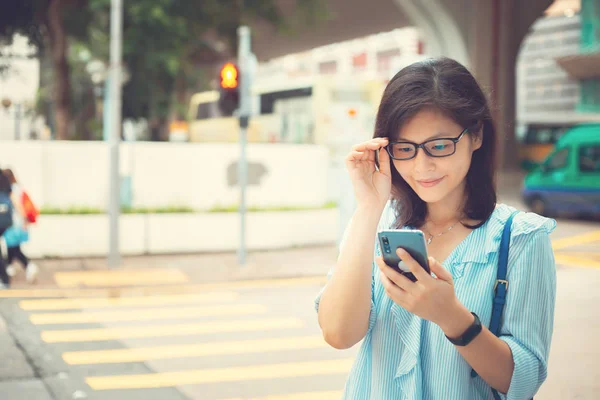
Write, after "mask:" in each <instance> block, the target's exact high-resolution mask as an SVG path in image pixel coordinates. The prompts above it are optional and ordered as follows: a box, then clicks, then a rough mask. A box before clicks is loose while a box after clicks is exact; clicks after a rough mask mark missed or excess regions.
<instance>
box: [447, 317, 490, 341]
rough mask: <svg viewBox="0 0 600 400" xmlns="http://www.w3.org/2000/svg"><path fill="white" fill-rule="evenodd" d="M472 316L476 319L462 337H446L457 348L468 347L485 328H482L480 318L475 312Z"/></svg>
mask: <svg viewBox="0 0 600 400" xmlns="http://www.w3.org/2000/svg"><path fill="white" fill-rule="evenodd" d="M471 315H473V317H475V320H474V321H473V323H472V324H471V326H469V327H468V328H467V330H466V331H465V332H464V333H463V334H462V335H461V336H459V337H458V338H450V337H448V336H446V338H448V340H449V341H450V343H452V344H454V345H456V346H466V345H468V344H469V343H471V342H472V341H473V339H475V338H476V337H477V335H479V334H480V333H481V331H482V329H483V328H482V326H481V321H480V320H479V317H478V316H477V314H475V313H474V312H472V313H471Z"/></svg>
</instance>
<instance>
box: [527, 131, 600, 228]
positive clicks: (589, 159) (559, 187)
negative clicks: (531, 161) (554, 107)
mask: <svg viewBox="0 0 600 400" xmlns="http://www.w3.org/2000/svg"><path fill="white" fill-rule="evenodd" d="M522 196H523V200H524V201H525V203H526V204H527V205H528V206H529V207H530V209H531V210H532V211H533V212H535V213H538V214H542V215H554V214H558V213H563V212H567V213H569V214H575V215H595V216H600V124H582V125H577V126H574V127H572V128H571V129H569V130H568V131H567V132H566V133H565V134H564V135H562V136H561V138H560V139H559V140H558V141H557V142H556V146H555V148H554V151H553V152H552V153H551V154H550V155H549V156H548V157H547V158H546V159H545V160H544V162H543V163H542V164H541V165H540V166H539V167H537V168H536V169H535V170H534V171H532V172H530V173H529V174H527V176H526V177H525V181H524V184H523V191H522Z"/></svg>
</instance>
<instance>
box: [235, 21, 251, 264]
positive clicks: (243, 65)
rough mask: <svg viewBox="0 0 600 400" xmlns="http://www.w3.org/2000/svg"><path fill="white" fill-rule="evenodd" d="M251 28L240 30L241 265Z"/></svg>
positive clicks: (241, 260)
mask: <svg viewBox="0 0 600 400" xmlns="http://www.w3.org/2000/svg"><path fill="white" fill-rule="evenodd" d="M251 56H252V54H251V52H250V28H248V27H247V26H240V27H239V28H238V66H239V74H240V80H239V81H240V108H239V110H238V117H239V120H240V146H241V147H240V162H239V163H238V182H239V183H240V247H239V249H238V257H239V263H240V265H242V266H244V265H246V186H247V182H248V162H247V160H246V141H247V133H248V124H249V122H250V113H251V110H250V108H251V105H250V85H251V80H252V73H251V72H250V59H251Z"/></svg>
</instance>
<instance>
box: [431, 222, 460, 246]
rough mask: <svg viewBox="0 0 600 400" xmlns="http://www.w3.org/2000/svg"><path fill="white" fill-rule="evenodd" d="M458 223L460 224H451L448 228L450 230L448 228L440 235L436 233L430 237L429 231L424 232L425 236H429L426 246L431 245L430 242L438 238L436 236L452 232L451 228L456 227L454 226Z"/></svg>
mask: <svg viewBox="0 0 600 400" xmlns="http://www.w3.org/2000/svg"><path fill="white" fill-rule="evenodd" d="M459 222H460V221H456V222H455V223H453V224H452V225H451V226H450V228H448V229H446V230H444V231H442V232H441V233H438V234H437V235H432V234H431V233H430V232H429V231H425V233H427V235H428V236H429V238H428V239H427V244H428V245H429V244H431V241H432V240H433V239H434V238H436V237H438V236H442V235H443V234H445V233H448V232H450V231H451V230H452V228H454V227H455V226H456V224H458V223H459Z"/></svg>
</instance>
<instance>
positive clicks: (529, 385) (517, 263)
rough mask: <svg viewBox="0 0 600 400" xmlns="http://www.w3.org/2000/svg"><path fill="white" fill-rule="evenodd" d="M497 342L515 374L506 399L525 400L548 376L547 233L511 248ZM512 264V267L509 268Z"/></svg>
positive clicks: (550, 296)
mask: <svg viewBox="0 0 600 400" xmlns="http://www.w3.org/2000/svg"><path fill="white" fill-rule="evenodd" d="M510 252H511V257H510V258H513V257H514V261H513V262H512V263H510V261H509V265H510V267H509V270H508V275H507V280H508V282H509V288H508V291H507V295H506V306H505V310H504V319H503V322H502V328H501V332H500V339H501V340H503V341H505V342H506V343H507V344H508V346H509V347H510V350H511V352H512V356H513V360H514V370H513V375H512V378H511V381H510V387H509V389H508V393H506V394H500V396H501V398H502V399H506V400H528V399H531V398H532V397H533V396H534V395H535V393H536V392H537V391H538V389H539V388H540V386H541V385H542V383H543V382H544V381H545V380H546V377H547V376H548V355H549V352H550V342H551V340H552V332H553V326H554V305H555V300H556V265H555V261H554V254H553V252H552V245H551V242H550V238H549V236H548V232H547V231H545V230H537V231H534V232H532V233H531V234H527V235H522V236H518V237H517V238H515V239H514V243H511V247H510ZM511 264H512V265H511Z"/></svg>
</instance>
